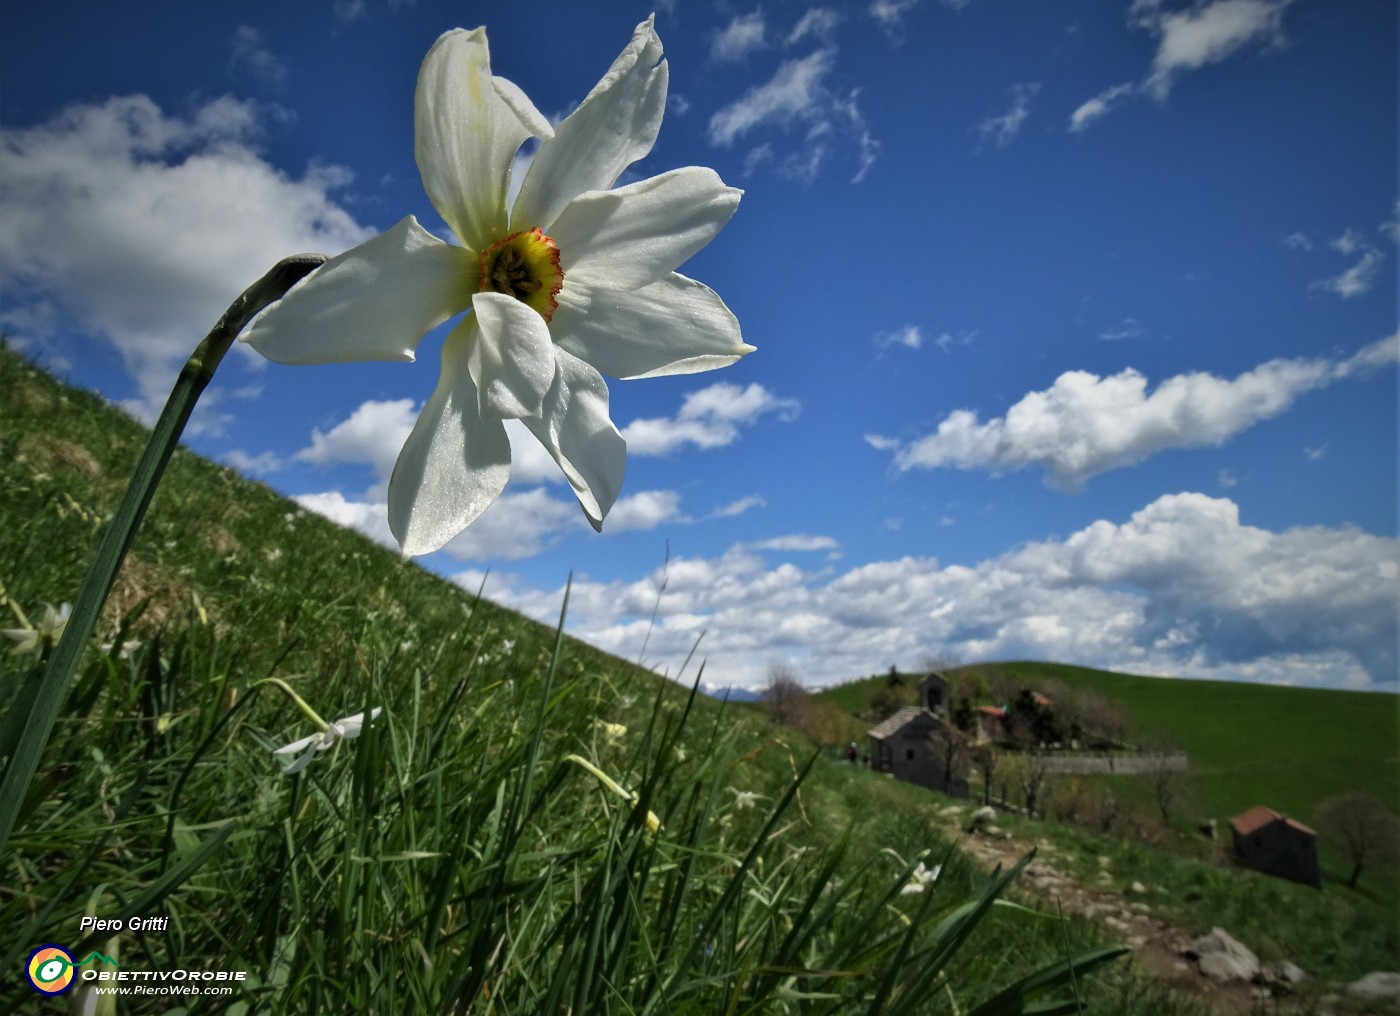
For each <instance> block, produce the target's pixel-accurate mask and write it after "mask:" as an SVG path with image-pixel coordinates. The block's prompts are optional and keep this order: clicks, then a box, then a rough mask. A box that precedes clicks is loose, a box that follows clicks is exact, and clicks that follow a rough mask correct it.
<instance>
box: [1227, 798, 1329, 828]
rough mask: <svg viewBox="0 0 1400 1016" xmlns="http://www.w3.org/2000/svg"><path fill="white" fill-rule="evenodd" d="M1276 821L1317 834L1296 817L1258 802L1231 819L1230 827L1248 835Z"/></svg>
mask: <svg viewBox="0 0 1400 1016" xmlns="http://www.w3.org/2000/svg"><path fill="white" fill-rule="evenodd" d="M1274 822H1285V823H1287V824H1288V825H1289V826H1291V827H1292V828H1294V829H1296V830H1298V831H1299V832H1301V833H1307V834H1308V835H1309V836H1316V835H1317V833H1316V832H1314V831H1313V830H1312V829H1309V828H1308V827H1307V826H1305V825H1303V823H1301V822H1299V821H1297V820H1296V819H1291V818H1289V817H1288V816H1287V815H1285V814H1283V813H1282V812H1277V811H1274V809H1272V808H1266V807H1264V805H1262V804H1257V805H1255V806H1254V807H1253V808H1250V809H1249V810H1248V811H1244V812H1241V813H1240V814H1238V815H1236V816H1235V817H1234V818H1232V819H1230V828H1231V829H1233V830H1234V831H1235V832H1236V833H1238V834H1239V835H1240V836H1248V835H1249V834H1250V833H1252V832H1255V831H1256V830H1259V829H1262V828H1264V827H1265V826H1266V825H1272V824H1273V823H1274Z"/></svg>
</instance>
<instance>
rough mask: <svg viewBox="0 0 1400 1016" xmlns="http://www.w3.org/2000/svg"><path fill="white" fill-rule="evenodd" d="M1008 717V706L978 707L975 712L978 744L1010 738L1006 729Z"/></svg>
mask: <svg viewBox="0 0 1400 1016" xmlns="http://www.w3.org/2000/svg"><path fill="white" fill-rule="evenodd" d="M1008 715H1009V712H1008V710H1007V708H1006V706H978V707H977V709H976V712H975V716H976V718H977V734H976V738H977V743H978V744H986V743H987V742H988V741H991V742H998V741H1005V740H1006V739H1007V737H1008V736H1009V735H1008V733H1007V727H1006V721H1007V719H1008Z"/></svg>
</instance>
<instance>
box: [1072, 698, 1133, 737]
mask: <svg viewBox="0 0 1400 1016" xmlns="http://www.w3.org/2000/svg"><path fill="white" fill-rule="evenodd" d="M1078 705H1079V723H1080V726H1081V727H1082V728H1083V730H1084V739H1085V742H1086V743H1087V744H1088V745H1090V746H1091V747H1115V746H1118V745H1121V744H1122V743H1123V738H1124V736H1125V735H1126V734H1127V732H1128V713H1127V711H1126V710H1125V709H1124V708H1123V707H1122V706H1121V705H1119V704H1118V703H1117V702H1112V701H1110V700H1109V699H1108V698H1106V697H1105V696H1104V695H1102V694H1101V693H1099V692H1097V691H1094V690H1093V689H1087V690H1085V691H1082V692H1080V694H1079V703H1078Z"/></svg>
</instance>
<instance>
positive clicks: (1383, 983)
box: [1347, 970, 1400, 1002]
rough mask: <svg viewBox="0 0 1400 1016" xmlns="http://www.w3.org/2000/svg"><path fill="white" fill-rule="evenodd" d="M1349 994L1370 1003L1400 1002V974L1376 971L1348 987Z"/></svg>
mask: <svg viewBox="0 0 1400 1016" xmlns="http://www.w3.org/2000/svg"><path fill="white" fill-rule="evenodd" d="M1347 994H1348V995H1355V996H1356V997H1357V998H1364V999H1366V1000H1367V1001H1370V1002H1384V1001H1397V1002H1400V974H1392V973H1386V972H1384V971H1380V970H1378V971H1376V972H1375V973H1371V974H1367V975H1366V976H1365V977H1363V978H1361V980H1359V981H1352V982H1351V983H1350V984H1348V985H1347Z"/></svg>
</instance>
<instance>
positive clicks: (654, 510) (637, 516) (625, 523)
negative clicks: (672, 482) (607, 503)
mask: <svg viewBox="0 0 1400 1016" xmlns="http://www.w3.org/2000/svg"><path fill="white" fill-rule="evenodd" d="M689 521H690V519H688V518H686V516H685V515H684V514H682V512H681V496H680V495H679V494H678V493H676V492H675V491H674V490H643V491H640V492H638V493H636V494H629V495H627V496H626V497H621V498H618V500H617V503H616V504H614V505H613V506H612V510H611V511H610V512H608V517H607V520H606V521H605V522H604V523H603V532H604V533H625V532H627V531H628V530H631V529H655V528H656V527H657V526H659V525H661V524H662V523H663V522H689Z"/></svg>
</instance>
